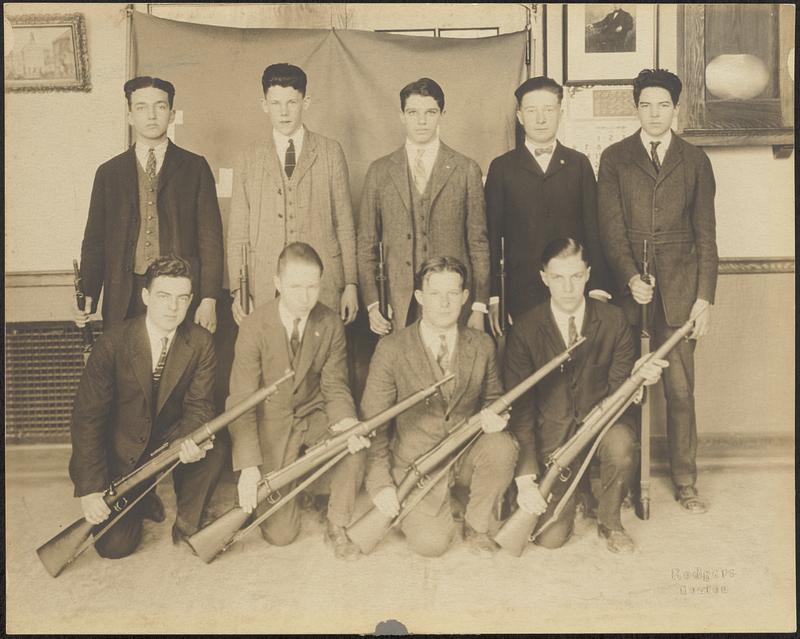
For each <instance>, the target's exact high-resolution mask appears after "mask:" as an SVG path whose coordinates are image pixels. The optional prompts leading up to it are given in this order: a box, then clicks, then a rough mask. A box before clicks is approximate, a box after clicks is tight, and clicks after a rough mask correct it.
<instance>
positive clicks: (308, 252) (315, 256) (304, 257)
mask: <svg viewBox="0 0 800 639" xmlns="http://www.w3.org/2000/svg"><path fill="white" fill-rule="evenodd" d="M287 262H303V263H304V264H314V265H315V266H318V267H319V273H320V275H322V260H321V259H320V257H319V253H317V252H316V251H315V250H314V247H313V246H311V245H310V244H306V243H305V242H292V243H291V244H287V245H286V246H284V247H283V250H282V251H281V254H280V255H279V256H278V275H279V276H280V274H281V273H283V270H284V269H285V268H286V263H287Z"/></svg>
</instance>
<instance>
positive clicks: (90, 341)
mask: <svg viewBox="0 0 800 639" xmlns="http://www.w3.org/2000/svg"><path fill="white" fill-rule="evenodd" d="M72 276H73V284H74V286H75V302H76V303H77V304H78V308H79V309H80V310H81V311H85V310H86V295H85V294H84V292H83V283H82V282H83V280H82V279H81V271H80V269H79V268H78V260H72ZM81 334H82V335H83V363H84V364H86V362H88V361H89V355H91V353H92V347H93V346H94V334H93V333H92V325H91V324H90V323H89V322H86V325H85V326H84V327H83V328H82V329H81Z"/></svg>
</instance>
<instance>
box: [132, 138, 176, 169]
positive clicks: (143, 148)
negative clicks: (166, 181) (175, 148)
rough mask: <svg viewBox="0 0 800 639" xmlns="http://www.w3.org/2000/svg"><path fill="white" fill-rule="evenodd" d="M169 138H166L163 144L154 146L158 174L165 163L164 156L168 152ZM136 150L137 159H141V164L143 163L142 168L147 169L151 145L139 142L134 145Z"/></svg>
mask: <svg viewBox="0 0 800 639" xmlns="http://www.w3.org/2000/svg"><path fill="white" fill-rule="evenodd" d="M168 142H169V139H167V140H164V141H163V142H162V143H161V144H158V145H156V146H154V147H152V148H153V153H154V154H155V156H156V174H158V172H159V171H160V170H161V167H162V166H163V165H164V156H165V155H166V154H167V143H168ZM133 148H134V152H135V153H136V159H137V160H139V164H141V165H142V169H144V170H145V172H146V171H147V156H148V151H149V150H150V148H151V147H150V145H148V144H142V143H141V142H137V143H136V144H135V145H134V147H133Z"/></svg>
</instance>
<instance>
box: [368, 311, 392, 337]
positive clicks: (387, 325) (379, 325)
mask: <svg viewBox="0 0 800 639" xmlns="http://www.w3.org/2000/svg"><path fill="white" fill-rule="evenodd" d="M378 306H379V305H378V304H375V305H374V306H373V307H372V308H371V309H369V328H370V330H371V331H372V332H373V333H377V334H378V335H388V334H389V333H391V331H392V323H391V322H390V321H389V320H388V319H386V318H385V317H384V316H383V315H381V312H380V311H379V310H378ZM387 308H388V310H389V317H390V318H391V317H392V316H393V315H394V312H393V311H392V306H391V304H389V305H388V306H387Z"/></svg>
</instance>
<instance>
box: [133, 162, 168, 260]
mask: <svg viewBox="0 0 800 639" xmlns="http://www.w3.org/2000/svg"><path fill="white" fill-rule="evenodd" d="M162 168H163V164H162ZM136 176H137V179H138V183H139V237H138V238H137V239H136V251H135V252H134V254H133V272H134V273H137V274H139V275H143V274H144V273H145V271H146V270H147V267H148V266H149V265H150V262H152V261H153V260H154V259H156V258H157V257H158V256H159V255H160V254H161V247H160V243H159V235H158V175H156V179H155V180H154V181H153V182H152V183H151V181H150V178H148V177H147V174H146V173H145V172H144V169H143V168H142V165H141V164H140V163H139V160H138V159H137V160H136Z"/></svg>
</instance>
